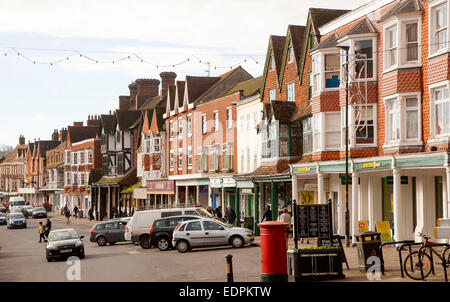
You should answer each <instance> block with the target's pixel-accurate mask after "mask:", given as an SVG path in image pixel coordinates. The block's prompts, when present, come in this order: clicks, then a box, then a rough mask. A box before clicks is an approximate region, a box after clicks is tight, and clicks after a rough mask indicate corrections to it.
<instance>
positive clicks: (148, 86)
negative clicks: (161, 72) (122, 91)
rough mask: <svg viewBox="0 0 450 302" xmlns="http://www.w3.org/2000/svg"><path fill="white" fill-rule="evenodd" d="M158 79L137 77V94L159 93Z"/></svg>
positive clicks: (152, 94)
mask: <svg viewBox="0 0 450 302" xmlns="http://www.w3.org/2000/svg"><path fill="white" fill-rule="evenodd" d="M159 83H160V81H159V80H158V79H137V80H136V82H135V87H136V95H139V94H146V95H150V96H155V95H158V92H159Z"/></svg>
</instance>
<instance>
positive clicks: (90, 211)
mask: <svg viewBox="0 0 450 302" xmlns="http://www.w3.org/2000/svg"><path fill="white" fill-rule="evenodd" d="M93 212H94V211H93V210H92V208H90V209H89V212H88V215H89V221H90V220H93V219H94V215H93Z"/></svg>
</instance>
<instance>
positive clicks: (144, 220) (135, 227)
mask: <svg viewBox="0 0 450 302" xmlns="http://www.w3.org/2000/svg"><path fill="white" fill-rule="evenodd" d="M181 215H195V216H202V217H208V218H211V217H212V215H211V214H210V213H208V212H207V211H206V210H205V209H203V208H201V207H191V208H172V209H154V210H148V211H137V212H135V213H134V215H133V218H132V219H131V241H132V242H133V243H134V242H137V241H139V242H142V241H141V237H148V236H149V230H150V228H151V227H152V225H153V221H154V220H155V219H159V218H164V217H172V216H181Z"/></svg>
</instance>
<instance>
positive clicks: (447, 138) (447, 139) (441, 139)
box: [428, 135, 450, 144]
mask: <svg viewBox="0 0 450 302" xmlns="http://www.w3.org/2000/svg"><path fill="white" fill-rule="evenodd" d="M437 143H444V144H447V143H450V135H442V136H435V137H432V138H429V139H428V144H437Z"/></svg>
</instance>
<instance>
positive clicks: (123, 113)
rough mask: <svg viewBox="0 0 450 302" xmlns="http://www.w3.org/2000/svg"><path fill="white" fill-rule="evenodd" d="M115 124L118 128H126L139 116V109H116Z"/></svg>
mask: <svg viewBox="0 0 450 302" xmlns="http://www.w3.org/2000/svg"><path fill="white" fill-rule="evenodd" d="M116 117H117V124H118V126H119V129H120V130H127V129H129V128H130V127H132V126H133V125H134V124H135V122H136V121H137V120H139V119H140V118H141V111H139V110H116Z"/></svg>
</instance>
